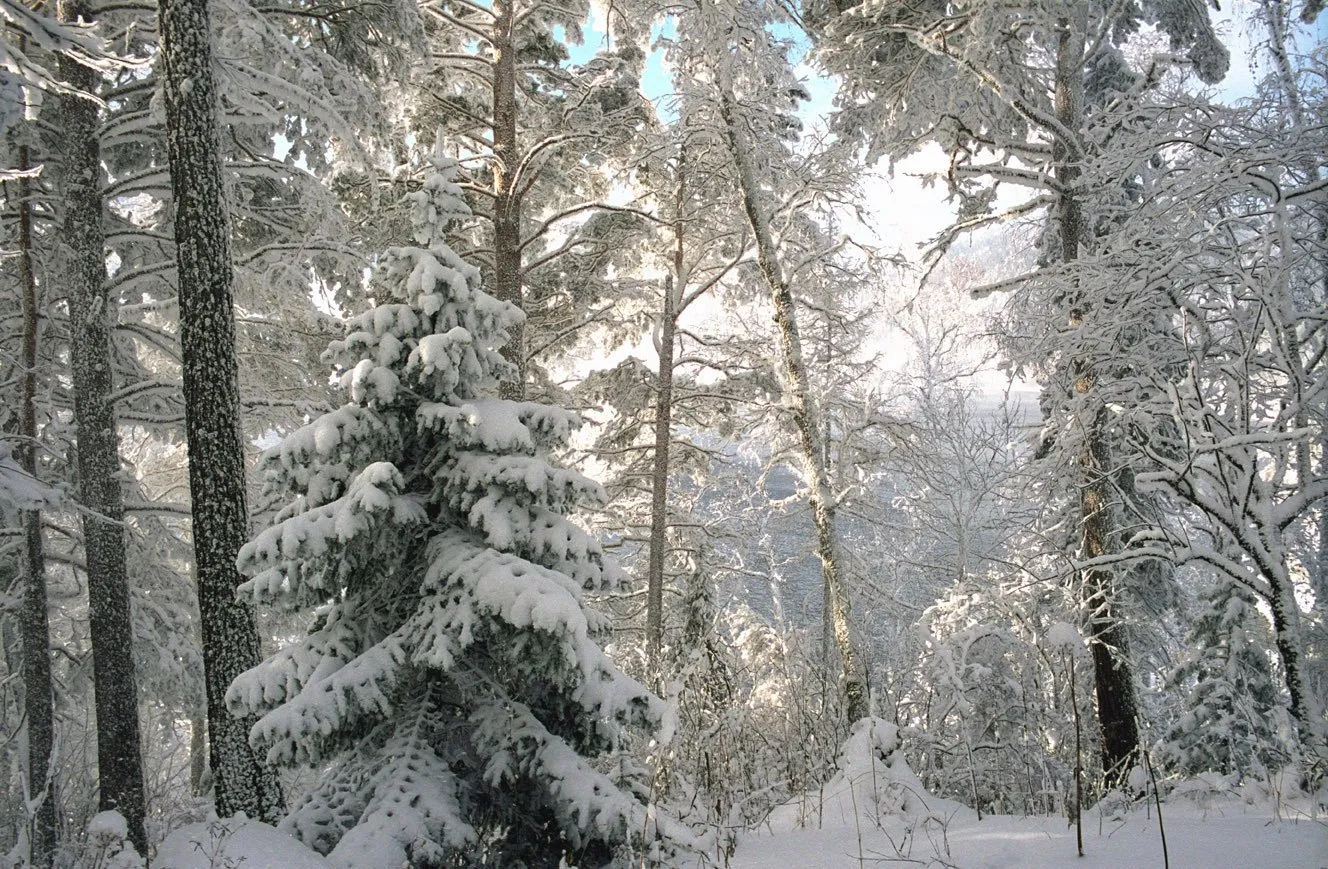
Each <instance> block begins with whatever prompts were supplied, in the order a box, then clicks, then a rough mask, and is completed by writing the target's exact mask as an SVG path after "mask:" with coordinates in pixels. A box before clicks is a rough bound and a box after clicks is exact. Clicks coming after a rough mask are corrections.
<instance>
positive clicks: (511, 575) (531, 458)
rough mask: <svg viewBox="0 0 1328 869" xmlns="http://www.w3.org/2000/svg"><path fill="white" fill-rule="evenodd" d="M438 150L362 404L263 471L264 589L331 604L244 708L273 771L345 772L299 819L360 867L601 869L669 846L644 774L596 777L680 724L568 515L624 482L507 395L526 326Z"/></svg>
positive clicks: (560, 429) (345, 373)
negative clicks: (624, 650)
mask: <svg viewBox="0 0 1328 869" xmlns="http://www.w3.org/2000/svg"><path fill="white" fill-rule="evenodd" d="M433 163H434V168H433V171H432V172H430V173H429V174H428V176H427V178H426V180H425V182H424V185H423V188H422V189H420V190H419V191H418V192H415V193H411V194H409V197H410V206H411V214H412V223H413V224H414V230H415V241H416V242H417V246H408V247H399V248H391V249H389V250H388V251H387V253H386V255H385V256H384V257H383V259H382V262H381V266H380V268H379V270H378V272H377V287H376V289H375V295H376V297H377V299H378V301H379V302H380V304H379V305H378V306H377V307H375V308H373V309H372V310H370V311H368V312H367V313H365V314H362V315H360V316H358V317H356V318H354V319H352V320H351V321H350V322H349V323H348V326H347V335H346V337H345V338H344V339H343V340H340V341H336V342H333V343H332V344H331V345H330V347H329V348H328V352H327V354H326V358H327V359H328V360H329V361H330V362H331V363H332V364H333V366H334V368H335V371H336V373H337V375H338V376H339V378H340V383H341V386H342V388H343V389H344V390H345V392H346V394H347V398H348V399H349V400H348V402H347V403H346V404H345V405H344V406H343V407H341V408H340V409H338V410H336V411H333V412H332V413H329V414H326V415H324V416H322V417H321V418H319V419H316V420H315V421H313V422H312V423H310V424H309V425H307V426H305V427H304V428H302V429H300V430H298V431H296V432H294V433H292V434H291V435H290V436H288V437H287V438H286V439H285V440H284V441H283V442H282V443H281V444H280V445H279V446H277V447H275V448H273V449H272V450H271V451H270V452H269V453H268V454H267V456H266V457H265V459H264V467H265V474H266V483H267V486H268V487H269V489H270V490H281V491H285V492H288V493H289V494H290V495H292V496H293V498H292V500H291V502H290V504H289V506H288V507H287V508H286V509H285V510H283V511H282V512H281V513H279V514H278V516H277V517H276V523H275V525H274V526H273V527H271V528H269V529H267V530H265V531H263V532H262V533H261V534H259V535H258V536H257V537H256V538H255V539H254V540H253V541H252V542H250V543H249V544H248V545H247V546H246V547H245V548H244V550H243V551H242V552H241V555H240V567H241V569H242V570H243V571H244V572H245V573H246V574H247V575H249V576H251V577H252V579H250V580H249V581H248V582H247V583H246V584H245V585H244V586H243V587H242V591H243V593H245V594H247V595H248V596H249V597H251V598H252V599H253V600H255V601H257V602H259V603H264V604H269V605H275V606H279V607H284V608H287V609H291V610H296V609H302V608H307V607H317V608H318V609H317V618H316V621H315V623H314V626H313V628H312V630H311V631H310V632H309V634H308V635H307V636H306V637H304V638H303V639H301V640H300V641H298V642H296V643H294V644H292V645H290V646H288V647H287V648H285V649H283V650H282V651H280V652H278V653H277V654H276V655H274V656H272V657H271V658H269V659H268V660H267V661H265V662H263V663H262V664H261V665H259V666H258V667H256V668H254V669H252V670H250V671H249V672H247V673H245V674H243V675H242V676H240V678H239V679H237V680H236V682H235V683H234V685H232V688H231V692H230V695H229V701H230V706H231V709H232V711H233V712H235V713H237V714H245V715H247V714H261V715H262V716H263V717H262V718H261V719H260V720H259V722H258V724H257V725H256V726H255V727H254V729H253V731H252V734H251V739H252V741H253V743H254V744H255V746H257V747H259V748H260V749H262V750H266V752H267V757H268V760H269V761H270V762H272V763H279V764H288V765H289V764H296V763H303V762H310V763H312V762H318V763H323V764H326V765H327V769H326V773H325V775H324V778H323V779H322V781H321V782H320V783H319V785H318V786H317V787H316V788H315V789H314V790H313V791H312V792H311V793H310V794H308V795H307V796H306V797H305V798H304V799H303V800H302V801H301V802H299V803H298V804H297V805H296V806H295V809H294V810H293V812H292V813H291V815H290V816H289V817H288V818H287V819H286V820H285V822H284V825H285V827H286V829H288V830H289V831H290V832H292V833H293V834H295V835H297V836H298V837H299V838H301V839H302V840H303V841H305V842H306V843H307V844H309V845H310V846H312V847H314V848H315V849H317V850H318V851H320V852H323V853H328V854H330V855H331V857H332V858H333V860H334V861H335V862H338V863H340V864H341V865H346V866H355V867H358V869H365V867H374V866H382V867H395V866H400V865H402V864H403V862H407V861H408V862H409V863H410V865H412V866H441V865H467V866H512V865H518V864H522V863H523V864H524V865H527V866H532V867H533V866H557V865H559V861H560V860H561V859H563V858H564V857H566V858H567V860H568V863H569V864H574V865H580V866H601V865H604V864H606V863H609V862H611V860H612V859H613V858H614V857H615V856H621V854H622V852H624V851H626V850H628V849H633V848H636V847H644V846H645V844H646V843H644V842H643V841H642V839H643V837H649V838H650V839H652V840H654V839H656V836H657V834H658V835H659V839H660V841H657V842H652V844H651V846H650V847H651V848H652V850H653V851H654V853H656V854H659V853H662V852H665V851H668V850H671V849H672V848H674V847H676V843H677V842H678V841H679V840H678V839H677V838H676V837H675V835H674V834H673V833H672V831H671V830H658V829H657V828H656V821H657V819H656V818H655V816H654V815H653V813H651V812H650V811H648V809H647V806H646V805H645V804H644V803H643V802H642V800H641V799H640V798H639V795H638V794H637V793H635V792H634V791H633V783H632V782H630V781H628V782H620V781H618V780H615V778H613V777H611V776H610V775H608V774H606V773H604V772H602V771H599V770H598V769H597V768H596V766H595V758H598V757H603V756H604V755H606V754H607V753H609V752H611V751H612V750H613V749H614V748H615V744H616V741H617V734H618V732H619V727H620V725H640V726H643V727H645V728H650V729H654V728H658V727H660V726H661V725H662V724H663V723H664V719H665V714H664V707H663V704H662V703H661V702H660V701H659V700H658V699H657V698H655V697H654V696H652V695H651V694H650V693H649V692H648V691H647V690H646V689H645V688H643V687H642V686H641V685H639V684H638V683H636V682H634V681H633V680H631V679H630V678H628V677H627V676H625V675H623V674H622V673H621V672H620V671H619V670H618V669H617V667H616V666H615V665H614V664H613V663H612V662H611V661H610V660H609V659H608V658H607V657H606V656H605V655H604V653H603V652H602V651H601V649H600V647H599V646H598V645H597V644H596V642H595V640H594V639H593V634H594V632H595V630H596V629H597V627H598V626H599V625H600V621H601V620H600V619H598V618H597V617H596V616H594V615H593V614H592V613H591V612H589V611H588V610H587V609H586V608H585V606H584V604H583V600H582V594H583V591H585V590H588V589H595V588H605V587H607V586H610V585H612V584H614V583H616V582H618V581H619V578H620V576H621V571H620V570H618V569H617V568H616V566H614V564H613V563H612V562H611V561H608V560H606V559H605V558H604V556H603V555H602V553H601V550H600V547H599V545H598V544H597V543H596V542H595V541H594V540H593V539H591V538H590V537H589V536H588V535H587V534H585V532H583V531H582V530H581V529H579V528H577V527H576V526H575V525H573V524H572V523H571V522H570V521H569V520H568V519H567V518H566V515H565V514H566V513H567V512H568V511H569V510H570V509H572V508H573V507H574V506H575V505H577V504H578V503H583V502H587V501H593V500H595V499H596V498H598V497H599V496H600V493H601V489H600V487H599V486H598V485H597V484H596V483H594V482H592V481H590V480H588V479H586V478H585V477H582V476H580V475H579V474H576V473H574V472H571V471H566V470H561V469H559V468H556V467H554V466H553V465H551V464H550V463H549V461H548V459H547V451H548V450H549V448H551V447H553V446H555V445H557V444H558V443H560V442H561V441H562V440H563V439H564V438H566V437H567V436H568V435H569V434H570V432H571V431H572V429H573V428H574V427H575V426H576V425H577V423H578V420H577V417H576V415H575V414H573V413H571V412H569V411H565V410H562V409H559V408H555V407H551V406H547V405H543V404H538V403H532V402H515V401H508V400H503V399H497V398H493V397H490V396H492V395H494V394H495V393H496V391H497V388H498V383H499V379H500V378H501V377H503V376H504V375H506V374H507V373H508V369H507V366H508V363H507V362H506V361H505V360H504V359H503V358H502V356H501V355H500V353H499V348H500V346H501V344H502V342H503V340H504V339H505V337H506V330H507V329H508V328H510V327H512V326H514V325H516V324H517V323H519V322H520V320H521V317H522V314H521V312H520V311H519V309H517V308H516V307H515V306H514V305H512V304H510V303H507V302H501V301H499V300H497V299H495V298H493V297H492V296H489V295H488V294H486V293H485V292H483V291H482V290H481V289H480V287H479V271H478V270H477V269H476V268H474V267H473V266H471V265H469V264H468V263H466V262H464V261H463V260H462V259H461V258H460V257H459V256H458V255H457V254H456V253H455V252H454V251H453V250H452V249H451V248H450V247H449V246H448V244H447V242H446V240H445V235H444V234H445V233H446V232H447V231H448V229H449V228H450V227H453V226H454V224H455V223H456V222H457V221H461V220H464V219H467V218H469V215H470V213H469V210H468V208H467V206H466V205H465V203H464V200H463V199H462V193H461V189H460V187H459V186H458V185H457V183H456V181H455V178H456V177H457V168H456V166H455V164H453V163H450V162H449V161H447V160H446V158H444V157H443V156H442V151H441V148H440V149H439V150H438V151H437V152H436V154H435V157H434V160H433ZM667 825H668V824H667V822H665V824H664V825H663V826H667ZM675 826H676V825H675Z"/></svg>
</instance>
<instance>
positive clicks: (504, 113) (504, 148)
mask: <svg viewBox="0 0 1328 869" xmlns="http://www.w3.org/2000/svg"><path fill="white" fill-rule="evenodd" d="M513 6H514V0H497V2H495V3H494V4H493V17H494V22H493V39H492V48H493V156H494V162H493V289H492V292H493V295H494V297H495V298H498V299H501V300H502V301H504V302H511V303H512V304H513V305H516V306H517V307H518V308H521V309H522V310H525V304H524V298H523V294H522V289H521V191H520V190H518V189H517V187H516V185H517V181H518V179H517V174H516V172H517V165H518V163H519V162H520V159H521V157H520V152H519V150H518V146H517V138H516V114H517V102H516V45H515V42H514V41H513V32H514V29H515V26H516V12H515V10H514V9H513ZM502 353H503V356H504V357H505V358H506V359H507V361H509V362H511V363H512V365H513V366H515V368H516V371H515V374H513V379H512V380H504V381H503V383H502V384H501V394H502V396H503V397H504V398H511V399H521V398H522V397H524V395H525V391H526V330H525V325H524V324H522V325H520V326H517V327H516V328H514V329H512V330H510V332H509V333H508V338H507V344H506V345H505V346H504V347H503V350H502Z"/></svg>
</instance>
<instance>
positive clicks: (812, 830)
mask: <svg viewBox="0 0 1328 869" xmlns="http://www.w3.org/2000/svg"><path fill="white" fill-rule="evenodd" d="M1162 810H1163V811H1162V818H1163V821H1164V826H1165V828H1166V836H1167V851H1168V854H1169V856H1170V865H1171V867H1173V869H1328V819H1325V818H1324V817H1323V816H1322V815H1320V816H1319V817H1318V818H1312V817H1310V816H1309V815H1308V814H1305V813H1304V812H1303V811H1298V810H1297V809H1296V808H1295V807H1293V806H1284V807H1283V808H1282V811H1281V816H1282V818H1281V820H1278V819H1277V818H1276V817H1275V816H1274V811H1273V810H1272V807H1269V806H1250V805H1247V804H1245V803H1243V802H1241V801H1238V800H1232V801H1231V802H1229V803H1225V804H1218V805H1215V806H1212V807H1210V808H1208V809H1207V810H1206V811H1205V810H1204V809H1202V808H1199V807H1195V806H1190V805H1174V804H1172V805H1168V804H1166V803H1163V806H1162ZM845 820H847V823H845ZM729 865H730V866H731V867H732V869H839V867H844V869H850V867H866V869H879V867H893V866H916V867H928V869H932V867H936V869H940V867H955V869H1145V867H1149V869H1151V867H1157V869H1162V866H1163V865H1164V864H1163V859H1162V842H1161V838H1160V836H1159V835H1158V826H1157V814H1156V810H1155V809H1153V810H1152V811H1149V810H1148V809H1145V808H1143V807H1140V808H1138V809H1136V810H1135V811H1133V812H1131V813H1129V814H1128V815H1127V816H1126V817H1125V818H1124V819H1123V820H1110V819H1106V818H1101V817H1100V816H1098V815H1097V814H1095V813H1091V812H1090V813H1086V814H1085V816H1084V857H1083V859H1082V860H1080V859H1079V858H1078V857H1077V856H1076V846H1075V830H1074V827H1073V826H1071V825H1067V823H1066V820H1065V818H1063V817H1059V816H1055V817H1047V816H1041V817H1036V816H1035V817H1017V816H1010V815H996V816H990V815H988V816H985V817H984V818H983V819H982V820H981V821H979V820H977V815H976V814H975V813H973V812H968V811H965V812H963V813H959V814H956V815H955V816H953V817H951V818H949V819H948V821H944V820H942V822H939V823H938V822H936V821H933V822H931V823H923V824H918V823H913V822H909V821H907V820H905V819H903V818H898V817H889V818H884V819H882V821H881V823H880V824H879V825H878V824H876V823H873V822H871V821H864V822H863V823H861V824H854V823H853V821H852V818H848V819H842V818H836V819H834V820H833V822H832V821H831V820H830V819H825V820H824V821H823V822H822V824H821V826H820V827H819V828H817V827H816V825H815V822H814V820H813V823H812V824H811V825H809V826H808V827H806V828H803V829H792V830H783V831H777V832H771V831H769V830H767V831H764V832H762V833H757V834H749V835H746V836H742V837H740V838H739V840H738V849H737V852H736V853H735V854H734V856H733V859H732V861H731V862H730V864H729Z"/></svg>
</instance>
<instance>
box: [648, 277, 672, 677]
mask: <svg viewBox="0 0 1328 869" xmlns="http://www.w3.org/2000/svg"><path fill="white" fill-rule="evenodd" d="M675 294H676V290H675V284H674V276H673V275H672V274H671V275H669V276H668V277H667V278H665V280H664V311H663V316H662V317H661V318H660V324H659V347H658V348H657V349H658V351H659V374H658V377H657V378H656V381H655V453H654V456H653V457H652V465H651V473H650V560H649V564H648V565H647V568H646V660H647V662H648V663H649V664H650V668H651V671H652V673H653V672H654V671H655V670H656V668H658V667H659V664H660V649H661V648H662V646H663V640H664V560H665V557H666V556H667V555H668V549H669V540H668V529H669V444H670V443H671V441H672V436H673V357H674V343H675V341H676V334H677V325H678V324H677V319H676V317H677V315H676V313H675V311H676V309H677V305H676V304H675V303H674V300H675V299H676V297H677V296H676V295H675Z"/></svg>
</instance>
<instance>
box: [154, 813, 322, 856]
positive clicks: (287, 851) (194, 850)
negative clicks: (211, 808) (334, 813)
mask: <svg viewBox="0 0 1328 869" xmlns="http://www.w3.org/2000/svg"><path fill="white" fill-rule="evenodd" d="M331 865H332V864H330V863H328V862H327V861H326V860H324V859H323V858H322V857H320V856H319V855H318V854H315V853H314V852H313V851H310V850H309V849H308V848H306V847H304V846H303V845H301V844H300V843H299V842H297V841H296V840H295V839H293V838H292V837H290V836H288V835H286V834H285V833H283V832H281V831H280V830H278V829H276V828H275V827H271V826H269V825H267V824H264V823H262V822H261V821H251V820H248V819H247V818H245V817H244V816H243V815H240V816H238V817H235V818H229V819H227V820H224V821H210V822H209V821H204V822H200V823H197V824H190V825H188V826H187V827H181V828H180V829H178V830H176V831H175V832H173V833H171V834H170V835H169V836H167V837H166V841H165V842H162V843H161V848H160V849H158V851H157V857H156V859H155V860H153V861H152V866H153V869H215V867H236V869H331Z"/></svg>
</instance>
